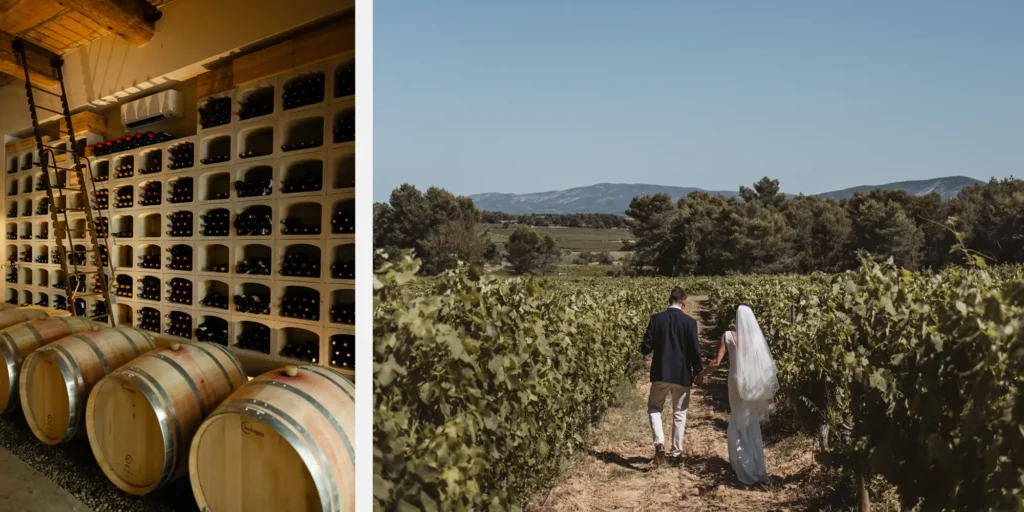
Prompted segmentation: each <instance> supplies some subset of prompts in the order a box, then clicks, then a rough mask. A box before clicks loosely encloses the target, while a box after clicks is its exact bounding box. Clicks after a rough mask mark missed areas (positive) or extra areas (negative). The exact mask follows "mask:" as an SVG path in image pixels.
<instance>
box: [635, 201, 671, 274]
mask: <svg viewBox="0 0 1024 512" xmlns="http://www.w3.org/2000/svg"><path fill="white" fill-rule="evenodd" d="M626 216H627V217H629V219H630V220H629V226H630V230H631V231H632V232H633V238H634V243H633V244H632V247H631V248H632V251H633V253H634V254H635V255H636V257H635V258H634V261H635V262H636V263H638V264H640V265H642V266H644V267H653V269H654V271H655V272H657V273H658V274H661V275H672V274H673V272H674V270H675V267H676V264H677V263H678V255H677V254H676V253H674V251H672V250H670V246H671V243H672V237H671V233H672V226H673V224H674V223H675V221H676V220H677V218H678V216H679V210H678V209H677V208H676V205H674V204H672V197H671V196H669V195H668V194H654V195H650V196H640V197H634V198H633V200H632V201H630V202H629V209H627V210H626ZM637 270H638V271H641V273H643V270H644V269H637Z"/></svg>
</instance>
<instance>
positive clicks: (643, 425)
mask: <svg viewBox="0 0 1024 512" xmlns="http://www.w3.org/2000/svg"><path fill="white" fill-rule="evenodd" d="M702 299H704V298H703V297H691V300H690V301H689V302H688V305H687V312H688V313H689V314H690V315H691V316H693V317H694V318H697V319H698V320H700V319H701V316H700V313H701V301H702ZM709 327H710V326H705V325H703V324H702V325H701V338H702V339H701V348H702V351H703V356H704V361H705V364H706V362H707V361H709V360H710V359H711V358H712V357H713V356H714V354H715V353H716V352H717V350H718V341H717V340H710V339H707V334H706V331H709V330H710V328H709ZM724 366H726V364H723V367H724ZM726 375H727V372H726V370H725V369H724V368H722V369H719V371H718V372H716V373H715V375H714V376H713V377H712V378H711V379H709V382H708V383H706V384H705V385H704V387H703V388H700V389H699V390H697V391H695V392H694V393H693V395H692V396H691V400H690V408H689V411H688V412H687V419H686V433H685V437H684V439H683V462H682V464H681V465H680V466H678V467H673V466H665V467H662V468H658V469H655V468H654V465H653V456H654V446H653V444H652V440H651V431H650V427H649V426H648V421H647V394H648V391H649V390H650V382H649V381H648V376H647V373H646V372H645V373H644V375H643V376H642V377H641V378H640V379H639V380H637V381H636V382H635V383H633V384H632V385H623V388H622V390H621V392H620V393H621V402H620V404H619V405H618V406H617V407H614V408H612V409H611V410H609V411H608V413H607V414H606V416H605V418H604V419H603V420H602V422H601V423H600V425H599V426H598V427H597V428H596V429H595V430H594V432H593V433H592V434H591V436H590V439H589V441H588V444H587V445H586V446H585V448H584V451H583V453H581V454H580V455H579V456H577V457H575V458H574V459H573V460H571V461H570V462H568V463H567V464H566V468H565V469H564V470H563V472H562V475H563V476H562V478H561V480H560V481H558V482H556V483H555V484H554V486H553V487H552V488H550V489H548V490H545V491H542V492H539V493H537V494H536V495H534V496H533V497H532V498H531V499H530V501H529V503H528V504H527V506H526V509H527V510H528V511H541V510H554V511H583V510H652V511H653V510H686V511H694V510H757V511H771V510H777V511H782V510H789V511H797V510H820V509H822V508H823V505H824V504H823V503H821V502H817V497H819V496H821V492H820V489H817V490H816V488H817V487H818V486H819V485H818V484H816V483H814V482H818V481H820V473H819V472H818V469H817V468H818V467H817V464H816V463H815V462H814V456H813V448H814V446H813V442H812V441H811V440H810V439H809V438H806V437H803V436H789V437H787V436H783V435H780V434H774V435H773V432H772V428H771V426H770V425H768V426H764V427H762V428H763V435H764V437H765V460H766V465H767V467H768V474H769V475H770V476H771V481H770V482H769V483H768V484H767V485H764V486H760V487H755V488H746V487H744V486H743V485H742V484H740V483H739V482H738V481H737V480H736V476H735V473H734V472H733V470H732V466H731V465H730V463H729V452H728V450H727V447H726V426H727V425H728V421H729V414H728V412H729V403H728V402H729V401H728V391H727V387H726V386H727V384H726ZM662 417H663V421H664V423H665V426H664V428H665V438H666V440H668V444H671V439H672V437H671V435H672V434H671V428H672V427H671V419H672V414H671V406H670V404H668V403H666V404H665V410H664V412H663V414H662ZM665 448H666V450H668V449H670V447H669V446H668V445H666V447H665ZM816 477H819V478H816Z"/></svg>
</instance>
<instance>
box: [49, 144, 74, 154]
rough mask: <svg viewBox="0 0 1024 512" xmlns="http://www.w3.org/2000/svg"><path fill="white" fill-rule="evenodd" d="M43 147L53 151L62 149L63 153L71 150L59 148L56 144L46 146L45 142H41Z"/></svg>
mask: <svg viewBox="0 0 1024 512" xmlns="http://www.w3.org/2000/svg"><path fill="white" fill-rule="evenodd" d="M43 147H44V148H47V149H51V150H53V151H62V152H64V153H70V152H71V151H68V150H67V148H59V147H57V146H48V145H46V144H43Z"/></svg>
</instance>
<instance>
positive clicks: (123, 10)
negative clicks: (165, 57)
mask: <svg viewBox="0 0 1024 512" xmlns="http://www.w3.org/2000/svg"><path fill="white" fill-rule="evenodd" d="M58 3H60V4H61V5H63V6H64V7H67V8H69V9H72V10H74V11H78V12H80V13H82V15H84V16H85V17H87V18H89V19H91V20H93V21H95V22H96V23H98V24H99V25H100V26H102V27H105V28H106V29H107V30H109V31H111V32H113V33H115V34H117V35H119V36H121V37H122V38H124V39H125V40H126V41H128V42H129V43H132V44H134V45H135V46H142V45H144V44H146V43H148V42H149V40H150V39H153V33H154V32H155V29H154V25H155V24H156V21H157V20H159V19H160V16H161V14H162V13H161V12H160V10H159V9H157V8H156V7H153V5H152V4H150V3H149V2H147V1H146V0H59V1H58Z"/></svg>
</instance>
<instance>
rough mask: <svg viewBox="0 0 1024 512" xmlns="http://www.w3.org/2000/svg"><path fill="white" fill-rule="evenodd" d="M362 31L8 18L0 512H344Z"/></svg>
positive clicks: (269, 8) (123, 12) (283, 7)
mask: <svg viewBox="0 0 1024 512" xmlns="http://www.w3.org/2000/svg"><path fill="white" fill-rule="evenodd" d="M243 10H251V12H252V16H250V17H249V18H248V21H249V23H245V24H230V25H225V24H223V22H222V20H223V19H225V18H226V17H228V16H230V15H233V14H237V13H238V12H240V11H243ZM354 11H355V5H354V2H352V1H351V0H349V1H344V0H342V1H340V2H339V1H333V2H327V1H321V0H295V1H293V2H290V3H288V4H281V3H279V2H273V1H271V0H244V1H243V0H216V1H207V0H118V1H117V2H108V1H106V0H99V1H88V2H87V1H82V2H74V3H68V2H61V1H58V0H10V1H7V2H0V108H2V114H3V115H0V133H3V134H4V135H5V139H4V144H3V146H2V155H3V158H2V162H3V170H4V173H3V180H2V183H0V193H2V194H3V197H4V198H5V199H4V201H5V202H6V204H5V208H4V211H3V214H2V215H3V219H2V223H3V225H4V227H5V228H6V233H7V241H6V244H5V249H4V251H5V252H4V254H5V255H6V258H5V259H6V261H5V262H4V265H5V269H4V272H5V279H4V283H3V285H2V286H3V291H2V294H3V297H4V301H3V302H0V334H2V336H0V359H2V360H3V364H0V368H2V369H3V371H0V457H3V456H4V455H5V454H6V455H13V456H14V457H13V458H12V459H9V460H13V461H16V462H18V463H27V464H29V465H31V466H32V468H33V469H35V470H37V471H38V472H39V473H41V474H42V475H43V480H45V479H46V478H48V479H49V481H47V482H46V483H39V484H38V485H40V486H41V487H31V486H28V487H26V488H27V489H28V492H27V493H26V497H25V498H24V499H23V500H22V502H21V503H18V502H16V501H14V502H8V501H4V500H0V502H2V503H4V505H3V506H0V508H6V507H7V506H8V505H9V506H10V507H12V509H14V508H17V509H26V508H27V509H30V510H54V511H62V510H84V509H88V508H90V507H91V508H94V509H96V510H138V511H147V510H182V511H189V512H192V511H194V510H211V511H217V510H270V509H273V510H325V511H326V510H332V511H342V510H343V511H350V510H354V507H355V501H354V488H355V484H354V474H353V472H354V459H355V451H354V448H353V438H352V434H353V433H354V422H355V413H354V401H355V398H354V396H355V388H354V381H355V343H354V342H355V308H356V304H355V256H356V238H355V199H356V172H355V171H356V163H355V159H356V128H355V117H356V70H355V63H356V54H355V13H354ZM204 27H205V28H204ZM97 56H100V57H99V58H98V59H97ZM310 429H315V430H310ZM169 433H172V434H169ZM75 443H79V444H83V445H85V446H87V447H88V448H86V449H87V450H91V452H92V457H88V460H85V458H83V457H81V456H80V453H81V450H80V448H73V449H71V450H57V449H52V446H54V445H73V444H75ZM72 452H74V453H76V454H79V455H75V456H74V457H73V458H69V456H68V454H69V453H72ZM19 459H20V460H19ZM4 467H10V465H9V464H8V465H4V464H0V476H3V477H4V478H0V481H18V480H19V479H20V477H19V476H16V475H17V474H16V473H5V472H4ZM59 468H62V469H59ZM264 468H269V469H264ZM97 474H99V478H97V477H96V475H97ZM37 482H38V480H37ZM47 486H55V487H47ZM158 490H162V491H161V492H157V491H158ZM64 491H67V492H70V493H72V494H74V497H75V498H76V499H79V500H81V503H80V504H78V505H73V506H69V507H62V506H56V505H54V504H53V503H49V502H47V501H46V500H47V497H48V496H53V495H56V494H60V493H61V492H64ZM2 492H4V487H3V484H2V483H0V493H2ZM83 507H85V508H83Z"/></svg>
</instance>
